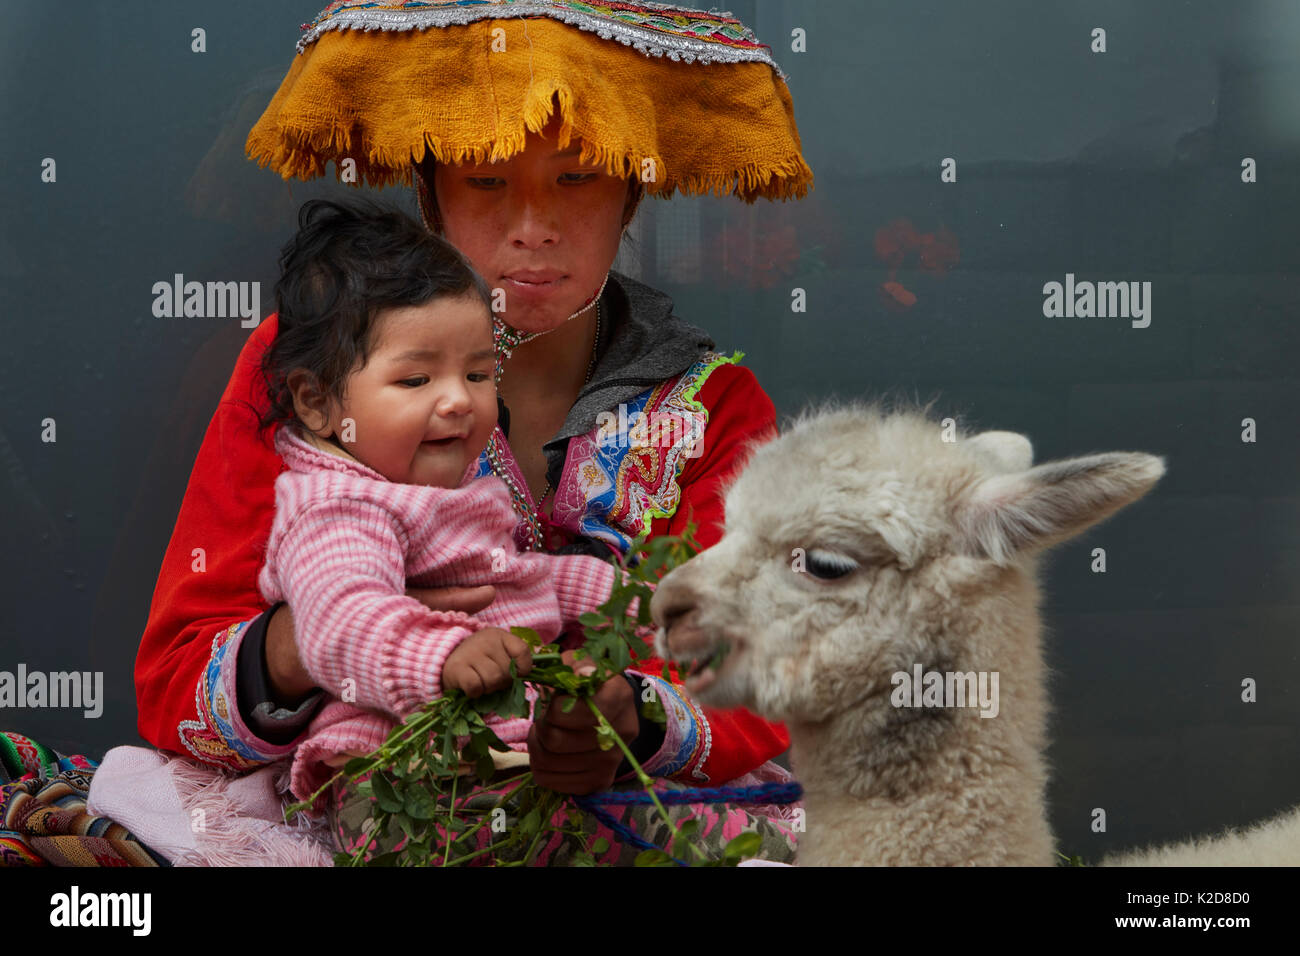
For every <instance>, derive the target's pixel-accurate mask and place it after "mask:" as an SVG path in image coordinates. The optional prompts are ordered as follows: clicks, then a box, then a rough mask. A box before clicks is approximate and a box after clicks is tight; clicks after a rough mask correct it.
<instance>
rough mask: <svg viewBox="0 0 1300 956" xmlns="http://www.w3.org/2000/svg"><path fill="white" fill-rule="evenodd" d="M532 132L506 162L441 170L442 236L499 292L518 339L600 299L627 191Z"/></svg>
mask: <svg viewBox="0 0 1300 956" xmlns="http://www.w3.org/2000/svg"><path fill="white" fill-rule="evenodd" d="M553 129H554V126H552V127H550V128H548V130H547V131H546V132H547V135H540V136H539V135H537V134H535V133H529V134H528V138H527V142H526V146H525V148H524V150H523V151H522V152H520V153H517V154H516V155H515V156H513V157H512V158H510V159H509V160H506V161H504V162H499V163H492V164H489V163H483V164H481V165H474V164H462V165H458V166H450V165H446V164H442V163H439V164H438V166H437V171H436V173H435V175H434V184H433V185H434V190H435V193H434V195H435V199H436V201H437V204H438V210H439V213H440V215H441V218H442V224H443V234H444V236H445V237H446V238H447V239H448V240H449V241H450V242H451V243H452V244H454V245H455V246H456V247H457V248H458V249H460V250H461V252H463V253H464V254H465V255H466V256H467V257H468V258H469V260H470V262H471V263H472V264H473V265H474V268H475V269H476V270H478V272H479V274H480V275H482V276H483V278H484V280H485V281H486V282H487V284H488V286H489V287H490V288H491V289H493V290H494V293H495V290H497V289H504V290H505V311H504V312H498V315H500V317H501V318H502V319H503V320H505V322H507V323H508V324H509V325H511V326H513V327H514V328H516V329H518V330H519V331H521V332H540V331H544V330H546V329H553V328H555V327H556V326H558V325H560V324H562V323H563V322H564V321H565V320H566V319H567V318H568V317H569V316H571V315H573V314H574V313H575V312H577V311H578V310H579V309H581V308H584V307H585V306H586V305H588V304H589V303H590V302H592V301H594V299H595V296H596V294H597V292H599V291H600V287H601V283H602V282H604V281H605V276H606V274H607V273H608V271H609V269H610V266H611V265H613V262H614V256H615V255H616V254H617V252H618V242H619V239H620V237H621V234H622V229H623V216H624V212H625V209H626V205H627V199H628V188H629V187H628V183H627V181H626V180H623V179H617V178H615V177H613V176H610V175H608V174H607V173H606V172H605V171H604V169H603V168H602V167H598V166H592V165H584V164H583V163H580V162H579V161H578V153H579V151H580V147H579V146H578V145H577V144H576V142H574V143H571V145H570V147H569V148H566V149H565V150H563V151H561V150H560V149H559V148H558V147H557V146H556V143H555V138H554V136H553V134H552V132H551V131H552V130H553Z"/></svg>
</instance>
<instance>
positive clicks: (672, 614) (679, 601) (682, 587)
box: [650, 571, 697, 629]
mask: <svg viewBox="0 0 1300 956" xmlns="http://www.w3.org/2000/svg"><path fill="white" fill-rule="evenodd" d="M696 603H697V602H696V597H695V592H694V590H692V589H691V586H690V585H689V584H687V583H686V579H685V578H683V577H682V576H681V575H680V574H677V573H676V572H675V571H674V572H670V573H669V574H666V575H665V576H664V578H663V580H662V581H660V582H659V587H658V588H656V589H655V593H654V596H653V597H652V598H651V599H650V619H651V620H653V621H654V622H655V626H656V627H663V628H668V629H671V628H672V626H673V624H675V623H676V622H677V621H680V620H681V619H682V617H684V616H685V615H687V614H689V613H690V612H691V611H693V610H695V605H696Z"/></svg>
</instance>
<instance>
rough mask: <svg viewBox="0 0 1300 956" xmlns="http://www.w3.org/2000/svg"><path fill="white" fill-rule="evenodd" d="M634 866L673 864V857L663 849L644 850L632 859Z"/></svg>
mask: <svg viewBox="0 0 1300 956" xmlns="http://www.w3.org/2000/svg"><path fill="white" fill-rule="evenodd" d="M632 865H633V866H672V865H673V858H672V857H670V856H669V855H668V854H667V853H665V852H664V851H663V850H658V849H655V850H642V851H641V852H640V853H638V854H637V855H636V859H635V860H633V861H632Z"/></svg>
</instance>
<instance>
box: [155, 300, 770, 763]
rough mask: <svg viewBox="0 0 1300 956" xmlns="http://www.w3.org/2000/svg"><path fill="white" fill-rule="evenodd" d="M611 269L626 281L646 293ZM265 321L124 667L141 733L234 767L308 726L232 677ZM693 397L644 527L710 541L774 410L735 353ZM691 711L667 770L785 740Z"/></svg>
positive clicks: (251, 547)
mask: <svg viewBox="0 0 1300 956" xmlns="http://www.w3.org/2000/svg"><path fill="white" fill-rule="evenodd" d="M619 279H620V280H621V282H622V284H623V286H624V287H633V286H634V287H636V288H637V289H640V290H643V291H644V292H650V291H652V290H648V289H647V288H646V287H644V286H640V285H639V284H637V283H632V282H631V281H630V280H628V279H626V278H625V277H621V276H620V277H619ZM611 285H613V283H611ZM663 298H664V299H665V301H667V302H668V306H669V307H671V301H670V300H667V299H666V297H663ZM663 318H664V317H660V319H661V320H662V319H663ZM672 320H673V321H674V322H676V321H678V320H676V318H675V317H672ZM276 326H277V322H276V316H274V315H272V316H270V317H268V318H267V319H265V320H264V321H262V322H261V324H260V325H259V326H258V328H257V329H256V330H254V332H253V333H252V334H251V335H250V336H249V339H248V342H247V343H246V344H245V346H244V349H243V351H242V352H241V353H240V356H239V359H238V361H237V363H236V367H235V371H234V374H233V375H232V376H231V379H230V382H229V384H228V385H227V387H226V390H225V392H224V394H223V395H222V397H221V402H220V404H219V405H218V407H217V411H216V413H215V415H214V416H213V418H212V422H211V424H210V425H209V426H208V430H207V433H206V434H205V435H204V439H203V444H202V446H201V447H200V449H199V452H198V457H197V458H196V460H195V463H194V468H193V471H192V473H191V475H190V481H189V485H188V487H187V488H186V491H185V498H184V501H183V502H182V503H181V508H180V514H179V515H178V517H177V520H176V527H175V529H174V531H173V533H172V538H171V541H170V542H169V544H168V546H167V552H166V555H165V556H164V558H163V563H162V569H161V571H160V572H159V575H158V583H157V585H156V587H155V589H154V595H153V601H152V603H151V605H150V609H149V620H148V623H147V625H146V628H145V633H144V637H143V639H142V640H141V643H140V650H139V653H138V655H137V657H136V666H135V683H136V696H137V702H138V707H139V730H140V734H141V735H142V736H143V737H144V738H145V739H146V740H148V741H149V742H151V743H152V744H154V745H155V746H157V747H159V748H161V749H163V750H169V751H175V752H178V753H186V752H188V753H189V754H190V755H191V756H193V757H196V758H198V759H200V760H203V761H205V762H209V763H213V764H217V765H220V766H225V767H228V768H230V769H234V770H243V769H248V768H251V767H254V766H258V765H260V764H263V763H266V762H269V761H271V760H276V759H280V758H282V757H286V756H288V755H289V754H291V753H292V752H293V750H294V748H295V747H296V745H297V742H298V740H299V739H301V737H303V736H306V729H305V727H304V730H303V733H302V734H301V735H300V737H299V738H295V739H294V740H293V741H291V742H289V743H287V744H276V743H271V742H268V741H266V740H264V739H262V738H260V737H258V736H257V735H256V734H255V733H254V732H253V731H252V730H250V729H249V728H248V726H247V725H246V724H245V722H244V720H243V719H242V718H241V714H240V710H241V708H240V707H239V706H238V702H237V700H236V696H237V695H236V683H235V680H234V673H235V667H234V664H235V661H236V659H237V658H238V653H237V647H238V643H239V641H240V639H241V638H242V636H243V634H244V633H245V632H246V630H247V628H246V625H247V624H248V622H250V621H252V620H253V619H255V618H258V617H260V616H261V615H262V614H263V612H265V611H266V610H267V605H266V603H265V602H264V601H263V600H262V599H261V596H260V594H259V592H258V588H257V576H258V571H259V570H260V568H261V566H262V563H263V560H264V556H265V551H266V543H267V540H268V537H269V535H270V530H271V524H272V520H273V518H274V510H275V479H276V477H277V476H278V475H279V474H280V472H282V471H283V470H284V469H285V465H284V463H283V462H282V461H281V459H280V457H279V456H278V455H277V454H276V453H275V450H274V448H273V447H272V445H271V444H270V437H269V434H268V435H266V436H259V435H258V433H257V429H256V413H260V412H261V411H262V410H263V409H264V408H265V407H266V398H265V394H264V389H263V388H262V385H261V382H260V378H259V376H258V373H257V363H258V361H259V360H260V358H261V355H262V352H263V351H264V350H265V349H266V347H267V346H268V345H269V344H270V342H271V341H272V340H273V338H274V335H275V330H276ZM687 328H689V327H687ZM695 398H696V399H697V400H698V401H699V402H700V403H701V404H702V405H703V406H704V407H705V408H706V409H708V414H709V419H708V426H707V430H706V433H705V435H706V437H705V442H704V454H703V455H701V456H700V457H698V458H687V459H685V464H684V466H683V467H682V471H681V474H680V476H679V478H678V485H679V487H680V489H681V500H680V503H679V505H678V507H677V509H676V511H675V513H674V514H673V515H672V516H671V517H669V518H664V517H660V518H655V519H653V520H652V522H651V532H652V534H653V535H655V536H658V535H661V534H678V533H680V532H681V531H682V530H684V528H685V525H686V522H687V519H688V517H689V516H694V518H695V520H696V521H697V523H698V524H699V529H698V531H697V532H696V537H697V539H698V540H699V542H700V544H701V545H702V546H703V547H709V546H711V545H713V544H714V543H716V542H717V540H718V539H719V538H720V537H721V527H722V498H721V495H720V491H721V489H722V488H723V486H724V485H725V484H726V483H727V481H728V479H729V478H731V477H733V476H734V474H735V473H736V471H737V470H738V468H739V467H740V466H741V465H742V464H743V461H744V452H745V447H746V445H747V444H748V443H749V442H750V441H751V440H758V441H767V440H770V439H771V438H773V437H775V434H776V414H775V409H774V407H773V405H772V402H771V399H769V398H768V396H767V395H766V394H765V393H764V392H763V390H762V388H760V387H759V385H758V382H757V380H756V379H755V377H754V375H753V373H752V372H750V371H749V370H748V369H746V368H742V367H740V366H738V365H734V364H722V365H719V366H718V367H717V368H716V369H714V370H713V371H712V372H711V373H710V374H709V375H708V377H707V378H706V379H705V380H704V383H703V385H702V386H701V387H700V389H699V392H698V393H697V394H696V396H695ZM661 666H662V664H661V662H659V661H657V660H653V659H652V660H649V661H646V662H644V663H641V664H639V666H638V669H640V670H644V671H645V672H647V673H650V674H657V673H659V670H660V668H661ZM246 709H247V708H245V710H246ZM692 710H695V711H697V712H698V711H699V710H701V709H700V708H698V707H693V708H692ZM702 711H703V714H704V716H705V718H706V719H707V723H708V726H707V727H706V728H701V732H702V733H701V736H702V741H703V743H704V747H705V750H706V751H707V752H706V754H704V755H703V757H702V763H700V762H697V761H692V763H693V764H694V766H693V767H691V768H677V769H676V770H675V771H674V772H673V775H674V776H677V775H679V774H680V775H682V776H683V777H685V778H687V779H693V780H696V781H699V780H700V779H701V777H700V776H699V774H698V773H696V774H695V775H694V776H691V777H687V776H686V771H687V769H691V770H695V771H702V772H703V774H704V775H706V776H707V778H708V779H709V780H710V781H712V782H714V783H720V782H722V781H726V780H730V779H733V778H735V777H737V776H740V775H741V774H744V773H746V772H748V771H750V770H753V769H754V768H756V767H758V766H759V765H760V764H762V763H763V762H765V761H766V760H769V759H771V758H772V757H774V756H776V755H777V754H780V753H782V752H783V751H784V750H786V749H787V747H788V746H789V737H788V736H787V734H786V732H785V729H784V728H783V727H782V726H781V725H779V724H771V723H769V722H767V721H765V720H762V719H761V718H759V717H756V716H755V715H753V714H751V713H749V712H747V711H745V710H734V711H717V710H711V709H708V708H703V709H702Z"/></svg>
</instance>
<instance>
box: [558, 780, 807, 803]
mask: <svg viewBox="0 0 1300 956" xmlns="http://www.w3.org/2000/svg"><path fill="white" fill-rule="evenodd" d="M655 796H657V797H658V798H659V802H660V803H662V804H664V806H681V805H683V804H687V803H782V804H784V803H794V802H795V801H796V800H799V799H801V798H802V797H803V787H801V786H799V784H797V783H764V784H760V785H759V786H757V787H713V788H712V789H704V790H656V791H655ZM579 802H580V803H583V804H584V805H585V806H591V807H594V806H595V805H597V804H599V805H601V806H628V805H629V804H635V805H640V804H648V803H653V802H654V801H653V800H651V798H650V794H648V793H646V792H645V791H644V790H631V791H627V792H618V791H612V790H607V791H605V792H604V793H593V794H591V795H590V796H587V797H583V798H581V800H580V801H579Z"/></svg>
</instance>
